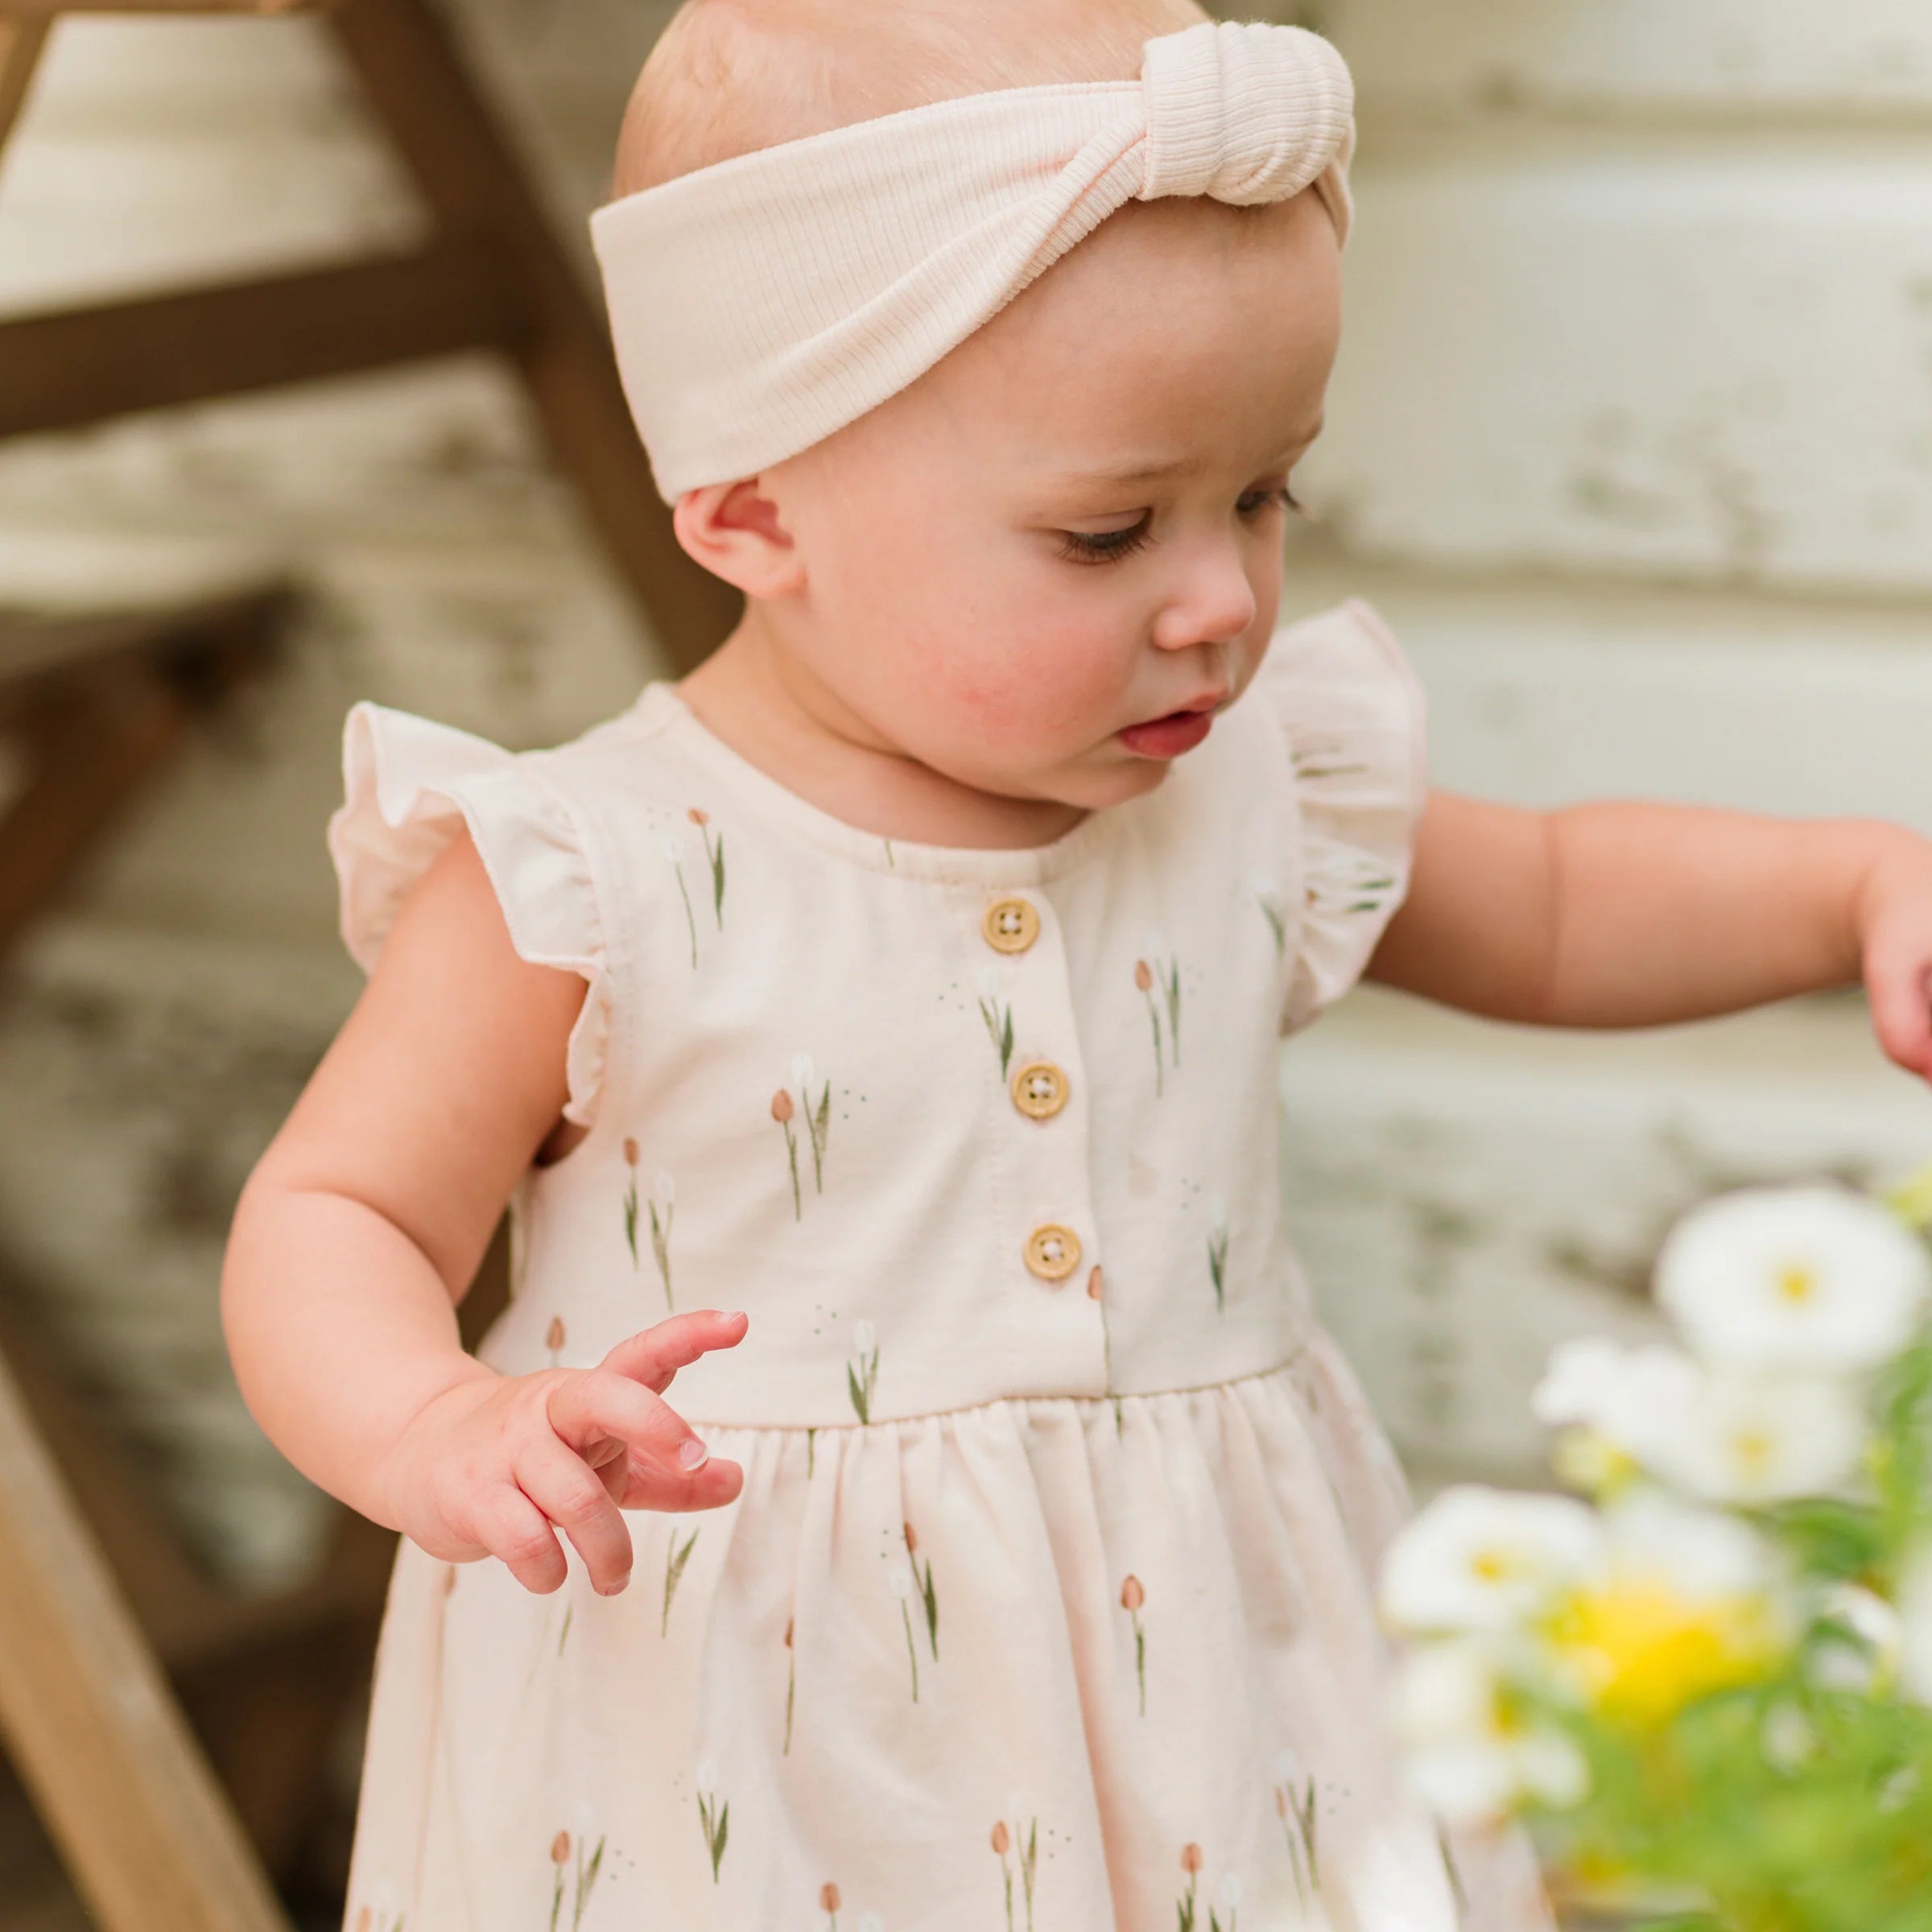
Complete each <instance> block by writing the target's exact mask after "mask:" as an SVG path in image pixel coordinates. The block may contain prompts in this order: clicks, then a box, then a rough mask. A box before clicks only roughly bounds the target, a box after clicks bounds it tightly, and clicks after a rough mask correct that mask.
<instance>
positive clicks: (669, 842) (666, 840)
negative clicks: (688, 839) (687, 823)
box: [658, 832, 684, 865]
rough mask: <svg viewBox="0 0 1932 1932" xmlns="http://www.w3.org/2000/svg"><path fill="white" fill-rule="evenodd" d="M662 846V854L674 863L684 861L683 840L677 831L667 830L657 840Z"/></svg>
mask: <svg viewBox="0 0 1932 1932" xmlns="http://www.w3.org/2000/svg"><path fill="white" fill-rule="evenodd" d="M658 844H660V845H662V846H663V848H664V856H665V857H666V858H667V859H669V860H670V861H671V864H672V865H683V863H684V840H683V837H682V836H680V835H679V833H677V832H666V833H665V834H664V836H663V837H662V838H661V839H660V840H658Z"/></svg>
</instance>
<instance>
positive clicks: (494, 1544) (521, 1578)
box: [473, 1484, 569, 1596]
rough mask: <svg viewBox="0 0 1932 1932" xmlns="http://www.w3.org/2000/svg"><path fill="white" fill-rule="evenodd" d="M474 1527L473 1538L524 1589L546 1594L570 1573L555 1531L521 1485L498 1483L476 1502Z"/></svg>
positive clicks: (540, 1594) (539, 1594)
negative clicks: (498, 1560)
mask: <svg viewBox="0 0 1932 1932" xmlns="http://www.w3.org/2000/svg"><path fill="white" fill-rule="evenodd" d="M473 1528H474V1533H475V1536H476V1540H477V1542H479V1543H481V1545H482V1546H483V1547H484V1548H485V1550H488V1551H489V1553H490V1554H491V1555H492V1556H493V1557H496V1558H499V1559H500V1560H501V1561H502V1563H503V1564H504V1565H505V1566H506V1567H507V1568H508V1570H509V1571H510V1574H511V1575H513V1576H514V1577H515V1578H516V1579H517V1581H518V1583H521V1584H522V1586H523V1587H524V1588H525V1589H526V1590H532V1591H535V1592H536V1593H537V1595H538V1596H548V1595H549V1594H550V1592H551V1591H553V1590H554V1589H555V1588H556V1587H557V1586H558V1585H559V1583H562V1582H563V1580H564V1578H565V1577H566V1576H567V1575H568V1574H569V1570H568V1566H567V1565H566V1564H565V1563H564V1552H563V1550H562V1549H561V1548H559V1546H558V1543H557V1538H556V1533H555V1531H554V1530H552V1529H551V1526H550V1523H549V1521H548V1519H547V1517H545V1516H544V1514H543V1511H542V1510H541V1509H539V1508H538V1507H537V1505H535V1503H533V1502H532V1501H530V1498H529V1497H528V1496H526V1495H525V1494H524V1493H523V1492H522V1490H521V1489H515V1488H510V1486H509V1485H508V1484H498V1485H497V1486H496V1487H495V1488H493V1490H492V1491H491V1492H490V1495H489V1500H488V1501H485V1502H484V1503H481V1504H480V1505H478V1506H477V1513H476V1520H475V1523H474V1525H473Z"/></svg>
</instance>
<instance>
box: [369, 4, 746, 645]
mask: <svg viewBox="0 0 1932 1932" xmlns="http://www.w3.org/2000/svg"><path fill="white" fill-rule="evenodd" d="M332 26H333V27H334V29H335V31H336V34H337V35H338V36H339V37H340V38H341V43H342V46H343V48H344V50H345V52H347V54H348V56H349V60H350V61H351V62H352V63H353V64H354V66H355V68H356V70H357V73H358V74H359V75H360V76H361V81H362V85H363V88H364V89H365V93H366V94H367V96H368V98H369V102H370V105H372V106H373V107H374V109H375V110H376V113H377V114H378V117H379V118H381V120H382V123H383V125H384V126H385V127H386V129H387V130H388V134H389V137H390V139H391V140H392V141H393V142H394V143H395V145H396V147H397V148H398V150H399V151H400V152H401V154H402V155H403V159H404V160H405V161H406V162H407V163H408V165H409V167H410V170H411V173H412V174H413V175H415V180H416V181H417V184H418V185H419V187H420V188H421V189H422V191H423V195H424V196H425V198H426V199H427V200H428V202H429V203H430V205H431V207H432V208H434V209H435V210H436V214H437V215H438V216H439V217H440V219H441V221H443V222H444V225H448V226H450V227H454V228H457V229H469V228H472V227H474V226H476V225H479V224H487V225H489V226H490V227H491V228H492V229H493V230H494V231H495V232H496V233H497V234H498V235H500V237H502V243H503V246H504V249H505V250H506V261H507V266H508V268H509V270H510V275H512V277H513V278H514V281H515V283H516V286H517V287H518V289H519V290H520V291H522V295H523V296H524V299H525V301H526V304H527V307H528V311H529V317H530V328H528V330H527V331H526V332H525V333H524V334H523V335H522V336H520V337H519V338H518V341H517V342H516V343H515V344H514V345H513V346H512V350H511V353H513V354H514V356H515V357H517V360H518V362H519V363H520V364H521V365H522V374H523V376H524V379H525V381H526V382H527V384H528V385H529V387H530V393H531V394H532V396H533V398H535V402H536V405H537V407H538V409H539V411H540V413H541V414H542V416H543V422H544V425H545V427H546V428H547V431H548V432H549V436H550V441H551V449H552V452H553V454H554V455H555V458H556V460H557V462H558V464H559V468H561V469H563V470H564V473H566V474H567V475H569V476H571V477H574V478H575V479H576V482H577V485H578V486H579V488H580V489H581V490H582V492H583V494H584V505H585V507H586V509H587V510H588V512H589V514H590V518H591V521H592V523H593V525H594V526H596V527H597V530H599V531H600V533H601V535H602V536H603V538H604V539H605V545H606V547H607V548H608V550H609V554H610V555H611V557H612V559H613V561H614V562H615V563H616V564H617V568H618V570H619V571H620V572H621V573H622V574H623V576H625V579H626V580H628V582H629V584H630V588H632V590H633V591H634V593H635V594H636V597H637V598H638V602H639V603H640V604H641V605H642V607H643V609H644V610H645V612H646V614H647V616H648V617H649V618H650V622H651V625H652V628H653V630H654V631H655V632H656V634H657V635H658V638H659V639H660V640H661V641H662V642H663V645H664V646H665V648H666V650H667V653H668V654H669V655H670V657H671V660H672V662H673V663H675V665H676V666H677V667H678V668H679V670H688V669H689V668H690V667H691V666H692V665H694V664H696V663H698V661H699V660H700V658H703V657H704V656H705V655H706V654H708V652H709V651H710V650H711V649H712V646H714V645H716V644H717V643H718V642H720V641H721V640H722V639H723V638H724V636H725V634H726V632H727V631H729V630H730V629H731V627H732V626H733V625H734V624H735V623H736V622H737V619H738V617H739V614H740V613H741V611H742V609H743V600H742V599H741V597H740V596H739V594H738V592H737V591H735V590H733V588H731V587H730V586H729V584H725V583H723V582H722V581H720V580H719V579H718V578H716V577H714V576H712V574H711V573H710V572H708V571H707V570H705V569H704V568H702V567H701V566H700V565H699V564H694V563H693V562H692V561H691V558H690V557H689V556H688V555H686V553H685V551H683V548H682V547H680V546H679V543H678V541H677V539H676V537H675V535H673V534H672V531H671V513H670V511H669V510H668V509H667V507H666V506H665V504H664V502H663V499H662V498H661V497H659V496H658V492H657V486H656V485H655V483H654V481H652V479H651V474H650V464H649V462H648V460H646V456H645V454H644V448H643V445H642V444H641V443H640V442H639V441H638V432H637V429H636V426H635V425H634V423H632V421H631V419H630V407H629V405H628V404H627V403H625V399H624V391H623V388H622V386H621V384H620V382H618V379H617V363H616V361H615V359H614V357H613V355H612V353H611V347H610V336H609V329H608V328H606V326H605V320H604V316H603V314H602V312H601V308H595V307H593V306H592V301H591V299H590V296H589V295H588V293H587V291H585V289H584V285H583V283H582V282H581V281H580V279H579V277H578V275H577V271H576V269H575V268H574V267H573V266H572V263H571V262H570V260H569V259H568V257H567V256H566V255H565V254H564V252H563V250H562V248H561V246H559V243H558V242H557V240H556V237H555V235H553V234H552V233H551V229H550V225H549V220H548V217H547V215H546V214H545V213H544V211H543V209H542V208H540V207H539V204H538V203H537V201H536V200H535V196H533V195H532V193H531V191H530V186H529V184H528V182H527V180H526V176H525V173H524V170H523V167H522V164H521V163H519V161H518V159H517V157H516V155H515V153H514V150H513V149H512V148H511V147H510V143H509V142H508V140H507V138H506V136H505V135H504V134H502V131H501V130H499V128H498V127H497V125H496V122H495V121H494V119H493V118H492V116H491V115H490V114H489V111H488V110H487V109H485V106H484V105H483V101H482V99H481V96H480V94H479V93H478V91H477V87H476V85H475V84H474V83H473V82H471V81H468V80H466V78H465V73H464V64H463V60H462V57H461V55H460V51H459V49H458V48H457V47H456V44H455V43H454V42H453V41H452V39H451V38H450V35H449V32H448V28H447V27H445V26H444V24H443V23H442V21H441V19H440V18H439V17H438V15H437V14H436V12H435V10H433V8H432V7H431V6H430V5H429V4H428V0H348V3H347V4H346V5H345V6H343V7H342V8H341V10H340V11H339V12H337V13H336V14H334V15H333V16H332Z"/></svg>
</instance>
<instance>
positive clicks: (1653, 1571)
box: [1603, 1489, 1778, 1599]
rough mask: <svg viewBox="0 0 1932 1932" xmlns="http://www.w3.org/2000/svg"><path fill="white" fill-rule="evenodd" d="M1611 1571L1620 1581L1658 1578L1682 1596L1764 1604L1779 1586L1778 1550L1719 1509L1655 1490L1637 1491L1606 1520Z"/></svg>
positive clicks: (1607, 1513)
mask: <svg viewBox="0 0 1932 1932" xmlns="http://www.w3.org/2000/svg"><path fill="white" fill-rule="evenodd" d="M1603 1520H1604V1530H1605V1532H1606V1534H1607V1536H1608V1552H1607V1554H1608V1569H1609V1573H1610V1574H1611V1575H1612V1576H1613V1577H1614V1578H1616V1579H1619V1580H1622V1581H1629V1580H1631V1579H1637V1578H1641V1577H1645V1576H1653V1577H1656V1578H1657V1579H1659V1580H1660V1581H1662V1582H1663V1583H1667V1584H1668V1585H1669V1587H1670V1593H1671V1594H1672V1595H1673V1596H1677V1597H1689V1598H1703V1599H1708V1598H1711V1597H1727V1598H1736V1597H1757V1596H1766V1595H1768V1594H1769V1591H1771V1590H1772V1588H1773V1584H1774V1583H1775V1582H1776V1581H1777V1576H1778V1570H1777V1556H1776V1554H1775V1553H1774V1551H1773V1549H1772V1547H1771V1546H1770V1545H1769V1543H1767V1542H1765V1539H1764V1538H1762V1537H1761V1536H1760V1535H1759V1534H1757V1531H1756V1530H1752V1528H1750V1527H1749V1525H1747V1524H1745V1523H1743V1522H1740V1521H1739V1520H1738V1518H1737V1517H1735V1516H1729V1515H1727V1514H1726V1513H1724V1511H1722V1510H1719V1509H1704V1508H1703V1507H1701V1506H1700V1505H1697V1504H1695V1503H1686V1502H1682V1501H1679V1500H1678V1498H1677V1497H1675V1496H1666V1495H1663V1494H1662V1493H1661V1492H1658V1491H1657V1490H1654V1489H1640V1490H1633V1491H1632V1492H1630V1493H1629V1495H1628V1496H1623V1497H1621V1498H1620V1499H1619V1500H1618V1501H1616V1503H1615V1504H1613V1505H1612V1506H1611V1507H1610V1508H1609V1509H1607V1510H1605V1511H1604V1518H1603Z"/></svg>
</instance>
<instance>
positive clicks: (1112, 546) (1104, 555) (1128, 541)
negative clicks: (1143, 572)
mask: <svg viewBox="0 0 1932 1932" xmlns="http://www.w3.org/2000/svg"><path fill="white" fill-rule="evenodd" d="M1260 495H1261V502H1259V503H1257V505H1256V506H1255V510H1256V511H1257V512H1258V511H1260V510H1263V509H1265V508H1266V506H1268V505H1269V504H1270V503H1279V504H1280V505H1282V507H1283V508H1284V509H1286V510H1293V511H1294V513H1295V514H1297V515H1300V514H1302V506H1301V504H1300V502H1298V500H1297V499H1296V497H1295V495H1294V491H1292V490H1291V489H1288V488H1287V487H1286V485H1283V486H1282V487H1280V488H1278V489H1265V490H1262V491H1261V493H1260ZM1060 535H1062V537H1063V538H1064V539H1066V540H1065V542H1063V543H1062V544H1061V546H1060V553H1059V554H1060V555H1062V556H1063V557H1064V558H1066V559H1067V560H1068V561H1069V562H1071V563H1075V564H1117V563H1119V562H1121V559H1123V558H1126V557H1130V556H1132V555H1133V554H1134V552H1135V551H1137V550H1140V549H1141V548H1143V547H1145V546H1146V543H1147V542H1148V541H1149V538H1148V519H1147V518H1145V517H1143V518H1141V521H1140V522H1137V523H1136V524H1135V525H1133V527H1132V528H1131V529H1129V530H1108V531H1105V532H1104V533H1103V534H1102V535H1100V536H1097V537H1096V536H1090V535H1087V534H1086V533H1085V532H1084V531H1081V530H1062V531H1061V532H1060Z"/></svg>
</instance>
